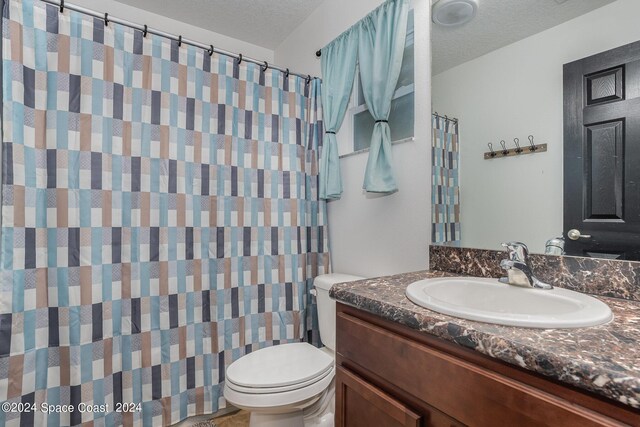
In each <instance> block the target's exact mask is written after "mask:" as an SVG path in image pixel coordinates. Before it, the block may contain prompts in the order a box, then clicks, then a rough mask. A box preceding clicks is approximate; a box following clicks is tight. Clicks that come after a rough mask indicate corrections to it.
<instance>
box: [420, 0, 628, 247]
mask: <svg viewBox="0 0 640 427" xmlns="http://www.w3.org/2000/svg"><path fill="white" fill-rule="evenodd" d="M639 17H640V1H637V0H618V1H616V2H614V3H611V4H610V5H607V6H604V7H602V8H599V9H596V10H594V11H593V12H591V13H588V14H586V15H583V16H581V17H578V18H576V19H573V20H571V21H568V22H566V23H564V24H562V25H559V26H557V27H554V28H551V29H549V30H546V31H544V32H542V33H539V34H536V35H534V36H532V37H529V38H527V39H524V40H521V41H519V42H517V43H514V44H512V45H509V46H506V47H504V48H501V49H499V50H496V51H494V52H491V53H489V54H487V55H484V56H482V57H480V58H477V59H475V60H473V61H469V62H467V63H465V64H462V65H459V66H457V67H455V68H453V69H451V70H448V71H445V72H444V73H442V74H439V75H437V76H434V78H433V89H432V90H433V109H434V110H435V111H438V112H439V113H440V114H447V115H448V116H450V117H451V116H454V117H458V118H459V119H460V137H461V175H460V186H461V221H462V236H463V237H462V243H463V246H466V247H478V248H498V247H499V246H500V242H504V241H507V240H522V241H524V242H526V243H527V244H529V246H530V248H531V249H532V250H533V251H535V252H542V251H543V250H544V243H545V241H546V240H547V239H549V238H551V237H554V236H558V235H561V234H562V232H563V229H562V227H563V224H562V206H563V197H562V191H563V190H562V180H563V171H562V170H563V167H562V156H563V151H562V140H563V137H562V134H563V124H562V122H563V118H562V115H563V113H562V102H563V98H562V96H563V95H562V66H563V64H565V63H568V62H572V61H575V60H578V59H581V58H584V57H586V56H589V55H592V54H596V53H598V52H602V51H605V50H609V49H612V48H615V47H618V46H621V45H624V44H627V43H631V42H634V41H638V40H640V24H639V22H640V21H639ZM530 134H533V135H534V136H535V137H536V142H538V143H548V144H549V152H547V153H543V154H535V155H531V156H523V157H520V158H513V157H511V158H507V159H497V160H483V153H484V152H485V151H487V150H488V148H487V143H488V142H493V146H494V149H496V148H499V141H500V140H501V139H504V140H506V141H507V143H508V145H509V146H510V147H512V146H513V138H515V137H518V138H520V143H521V144H525V143H528V141H527V136H528V135H530Z"/></svg>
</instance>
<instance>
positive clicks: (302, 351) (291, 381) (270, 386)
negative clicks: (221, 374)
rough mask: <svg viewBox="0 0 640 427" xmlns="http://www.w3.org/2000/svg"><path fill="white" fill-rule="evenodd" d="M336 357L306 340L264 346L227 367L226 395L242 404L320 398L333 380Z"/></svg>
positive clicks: (270, 404) (268, 404) (279, 403)
mask: <svg viewBox="0 0 640 427" xmlns="http://www.w3.org/2000/svg"><path fill="white" fill-rule="evenodd" d="M334 373H335V369H334V359H333V357H331V356H330V355H329V353H328V352H327V351H324V350H320V349H318V348H316V347H314V346H312V345H310V344H307V343H292V344H282V345H278V346H273V347H267V348H263V349H260V350H257V351H254V352H253V353H250V354H248V355H246V356H243V357H241V358H240V359H238V360H236V361H235V362H233V363H232V364H231V365H230V366H229V367H228V368H227V374H226V380H225V392H224V393H225V397H226V398H227V400H228V401H229V402H230V403H232V404H234V405H236V406H239V407H251V408H256V407H265V408H269V407H279V406H286V405H292V404H296V403H302V402H307V403H309V402H308V401H309V400H311V399H317V398H319V396H320V395H321V393H322V392H323V391H324V390H326V388H327V387H328V386H329V384H331V381H333V376H334Z"/></svg>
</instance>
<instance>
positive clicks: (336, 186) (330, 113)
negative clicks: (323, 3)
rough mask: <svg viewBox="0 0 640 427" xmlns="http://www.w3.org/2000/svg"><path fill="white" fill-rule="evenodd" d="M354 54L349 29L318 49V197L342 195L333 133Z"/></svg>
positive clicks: (346, 92) (344, 108)
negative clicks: (321, 136) (320, 85)
mask: <svg viewBox="0 0 640 427" xmlns="http://www.w3.org/2000/svg"><path fill="white" fill-rule="evenodd" d="M357 55H358V32H357V30H356V29H354V28H351V29H350V30H349V31H346V32H345V33H343V34H342V35H341V36H340V37H338V38H337V39H335V40H334V41H333V42H331V43H330V44H328V45H327V46H325V47H324V48H323V49H322V56H321V57H322V60H321V62H322V80H323V88H322V108H323V112H324V113H323V117H324V126H325V129H326V131H325V138H324V141H323V147H322V150H323V151H322V157H321V159H320V197H321V198H322V199H326V200H331V199H334V200H335V199H339V198H340V197H341V195H342V177H341V175H340V159H339V158H338V140H337V138H336V132H337V131H338V130H339V129H340V126H341V125H342V121H343V120H344V116H345V114H346V112H347V106H348V104H349V97H350V95H351V89H352V87H353V80H354V77H355V70H356V59H357Z"/></svg>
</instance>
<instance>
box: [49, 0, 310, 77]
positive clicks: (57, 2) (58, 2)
mask: <svg viewBox="0 0 640 427" xmlns="http://www.w3.org/2000/svg"><path fill="white" fill-rule="evenodd" d="M41 1H43V2H44V3H49V4H52V5H54V6H58V7H59V8H60V12H63V11H64V9H69V10H73V11H76V12H80V13H83V14H85V15H89V16H93V17H94V18H100V19H103V20H104V21H105V22H106V23H107V24H108V23H109V22H114V23H116V24H120V25H124V26H125V27H129V28H133V29H135V30H139V31H142V33H143V34H145V35H146V34H147V33H148V34H155V35H157V36H161V37H164V38H167V39H170V40H174V41H177V42H178V43H179V44H183V43H184V44H188V45H191V46H195V47H199V48H200V49H203V50H205V51H207V52H209V53H210V54H213V53H218V54H220V55H224V56H228V57H230V58H234V59H236V60H239V61H240V62H242V61H246V62H251V63H252V64H256V65H260V66H261V67H262V69H263V70H266V69H268V68H271V69H272V70H278V71H280V72H282V73H284V74H285V76H288V75H294V76H298V77H302V78H303V79H308V80H311V79H317V78H318V77H311V76H310V75H304V74H300V73H294V72H293V71H289V69H288V68H281V67H277V66H275V65H271V64H269V63H268V62H267V61H259V60H257V59H254V58H251V57H248V56H243V55H242V54H241V53H233V52H230V51H228V50H224V49H219V48H217V47H214V46H213V45H206V44H204V43H200V42H197V41H194V40H190V39H186V38H183V37H182V36H181V35H178V36H176V35H173V34H170V33H165V32H164V31H160V30H156V29H153V28H150V27H148V26H147V25H145V24H143V25H140V24H136V23H133V22H131V21H127V20H126V19H122V18H117V17H115V16H111V15H109V14H108V13H100V12H97V11H95V10H92V9H87V8H85V7H82V6H78V5H75V4H71V3H67V2H65V1H64V0H41ZM265 67H266V68H265Z"/></svg>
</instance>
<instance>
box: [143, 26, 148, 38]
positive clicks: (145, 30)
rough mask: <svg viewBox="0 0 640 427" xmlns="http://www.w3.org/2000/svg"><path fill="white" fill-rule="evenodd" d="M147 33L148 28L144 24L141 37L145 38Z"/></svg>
mask: <svg viewBox="0 0 640 427" xmlns="http://www.w3.org/2000/svg"><path fill="white" fill-rule="evenodd" d="M147 33H149V27H147V24H144V30H142V37H143V38H147Z"/></svg>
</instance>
